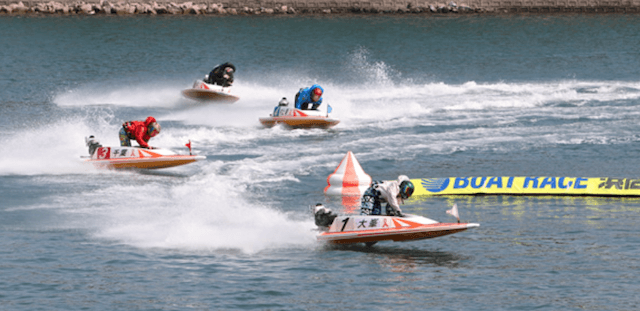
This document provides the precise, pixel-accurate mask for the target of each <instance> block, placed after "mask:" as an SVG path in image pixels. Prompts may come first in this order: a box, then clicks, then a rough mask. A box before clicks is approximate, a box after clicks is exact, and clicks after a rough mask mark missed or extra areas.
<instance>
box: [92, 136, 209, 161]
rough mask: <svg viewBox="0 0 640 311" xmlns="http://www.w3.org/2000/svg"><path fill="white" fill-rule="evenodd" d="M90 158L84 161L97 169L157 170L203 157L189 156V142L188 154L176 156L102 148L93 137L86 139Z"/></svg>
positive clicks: (138, 149) (166, 151) (165, 151)
mask: <svg viewBox="0 0 640 311" xmlns="http://www.w3.org/2000/svg"><path fill="white" fill-rule="evenodd" d="M87 145H88V147H89V154H91V156H90V157H83V158H85V160H84V161H86V162H87V163H91V164H93V165H95V166H96V167H99V168H109V169H159V168H167V167H174V166H179V165H184V164H188V163H192V162H195V161H198V160H204V159H205V158H206V157H205V156H200V155H193V154H191V142H189V143H188V144H187V147H189V154H178V153H176V152H174V151H172V150H169V149H161V148H155V149H146V148H141V147H123V146H118V147H102V145H100V144H99V143H97V141H95V139H93V137H90V138H89V139H87Z"/></svg>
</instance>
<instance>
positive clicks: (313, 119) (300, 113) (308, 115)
mask: <svg viewBox="0 0 640 311" xmlns="http://www.w3.org/2000/svg"><path fill="white" fill-rule="evenodd" d="M288 105H289V104H288V102H287V101H286V99H285V98H283V99H282V100H281V101H280V103H279V104H278V106H276V107H275V108H274V109H273V113H272V114H270V115H269V117H264V118H260V123H262V126H264V127H267V128H270V127H274V126H276V125H278V124H282V125H285V126H287V127H289V128H292V129H298V128H302V129H308V128H321V129H327V128H330V127H332V126H335V125H336V124H338V123H340V120H337V119H333V118H330V117H329V113H328V112H327V111H321V110H301V109H296V108H290V107H288ZM327 107H328V106H327Z"/></svg>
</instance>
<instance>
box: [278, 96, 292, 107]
mask: <svg viewBox="0 0 640 311" xmlns="http://www.w3.org/2000/svg"><path fill="white" fill-rule="evenodd" d="M278 106H281V107H286V106H289V101H287V98H286V97H283V98H282V99H281V100H280V102H279V103H278Z"/></svg>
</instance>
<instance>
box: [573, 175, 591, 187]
mask: <svg viewBox="0 0 640 311" xmlns="http://www.w3.org/2000/svg"><path fill="white" fill-rule="evenodd" d="M588 180H589V179H588V178H584V177H578V178H576V184H575V186H574V187H573V189H587V185H582V184H580V183H581V182H583V181H584V182H586V181H588Z"/></svg>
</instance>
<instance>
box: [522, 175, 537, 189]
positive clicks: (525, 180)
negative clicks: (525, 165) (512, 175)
mask: <svg viewBox="0 0 640 311" xmlns="http://www.w3.org/2000/svg"><path fill="white" fill-rule="evenodd" d="M529 182H533V186H532V187H531V188H538V177H525V178H524V184H523V185H522V188H528V187H529Z"/></svg>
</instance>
